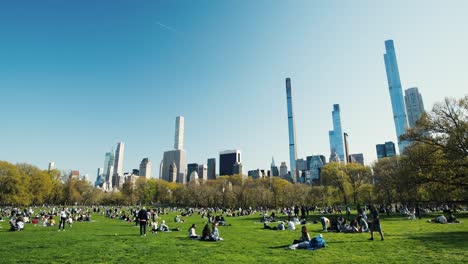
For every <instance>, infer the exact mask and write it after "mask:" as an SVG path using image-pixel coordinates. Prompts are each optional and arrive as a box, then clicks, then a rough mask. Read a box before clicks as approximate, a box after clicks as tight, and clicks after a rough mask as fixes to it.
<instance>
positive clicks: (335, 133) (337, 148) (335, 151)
mask: <svg viewBox="0 0 468 264" xmlns="http://www.w3.org/2000/svg"><path fill="white" fill-rule="evenodd" d="M332 119H333V130H330V131H329V132H328V136H329V138H330V161H331V160H338V159H339V161H340V162H345V163H346V158H345V152H344V144H343V131H342V130H341V114H340V105H339V104H334V105H333V111H332ZM334 156H336V158H333V157H334Z"/></svg>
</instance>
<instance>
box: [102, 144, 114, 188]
mask: <svg viewBox="0 0 468 264" xmlns="http://www.w3.org/2000/svg"><path fill="white" fill-rule="evenodd" d="M114 161H115V159H114V153H113V152H112V151H111V152H107V153H106V156H105V158H104V182H105V183H106V187H108V188H112V176H113V175H114Z"/></svg>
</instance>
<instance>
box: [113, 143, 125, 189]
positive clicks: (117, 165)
mask: <svg viewBox="0 0 468 264" xmlns="http://www.w3.org/2000/svg"><path fill="white" fill-rule="evenodd" d="M124 148H125V144H124V143H123V142H119V143H117V149H116V150H115V161H114V175H113V176H112V187H113V188H119V187H120V186H119V185H120V183H121V182H122V180H121V179H120V178H121V177H123V157H124Z"/></svg>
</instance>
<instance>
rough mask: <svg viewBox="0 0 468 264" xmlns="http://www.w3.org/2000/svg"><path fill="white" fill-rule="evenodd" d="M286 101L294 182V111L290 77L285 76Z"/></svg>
mask: <svg viewBox="0 0 468 264" xmlns="http://www.w3.org/2000/svg"><path fill="white" fill-rule="evenodd" d="M286 102H287V108H288V130H289V162H290V164H289V165H290V167H291V168H290V169H291V178H292V179H293V182H296V179H297V176H296V159H297V152H296V125H295V123H294V113H293V105H292V91H291V79H290V78H286Z"/></svg>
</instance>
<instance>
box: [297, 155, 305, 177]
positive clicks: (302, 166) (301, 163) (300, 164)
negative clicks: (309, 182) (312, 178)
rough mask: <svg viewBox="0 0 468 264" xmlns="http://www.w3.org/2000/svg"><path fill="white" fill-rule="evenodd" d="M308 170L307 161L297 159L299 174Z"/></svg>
mask: <svg viewBox="0 0 468 264" xmlns="http://www.w3.org/2000/svg"><path fill="white" fill-rule="evenodd" d="M306 170H307V160H305V159H302V158H301V159H297V160H296V171H297V173H300V172H301V173H302V172H303V171H306ZM298 175H300V174H298Z"/></svg>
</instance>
